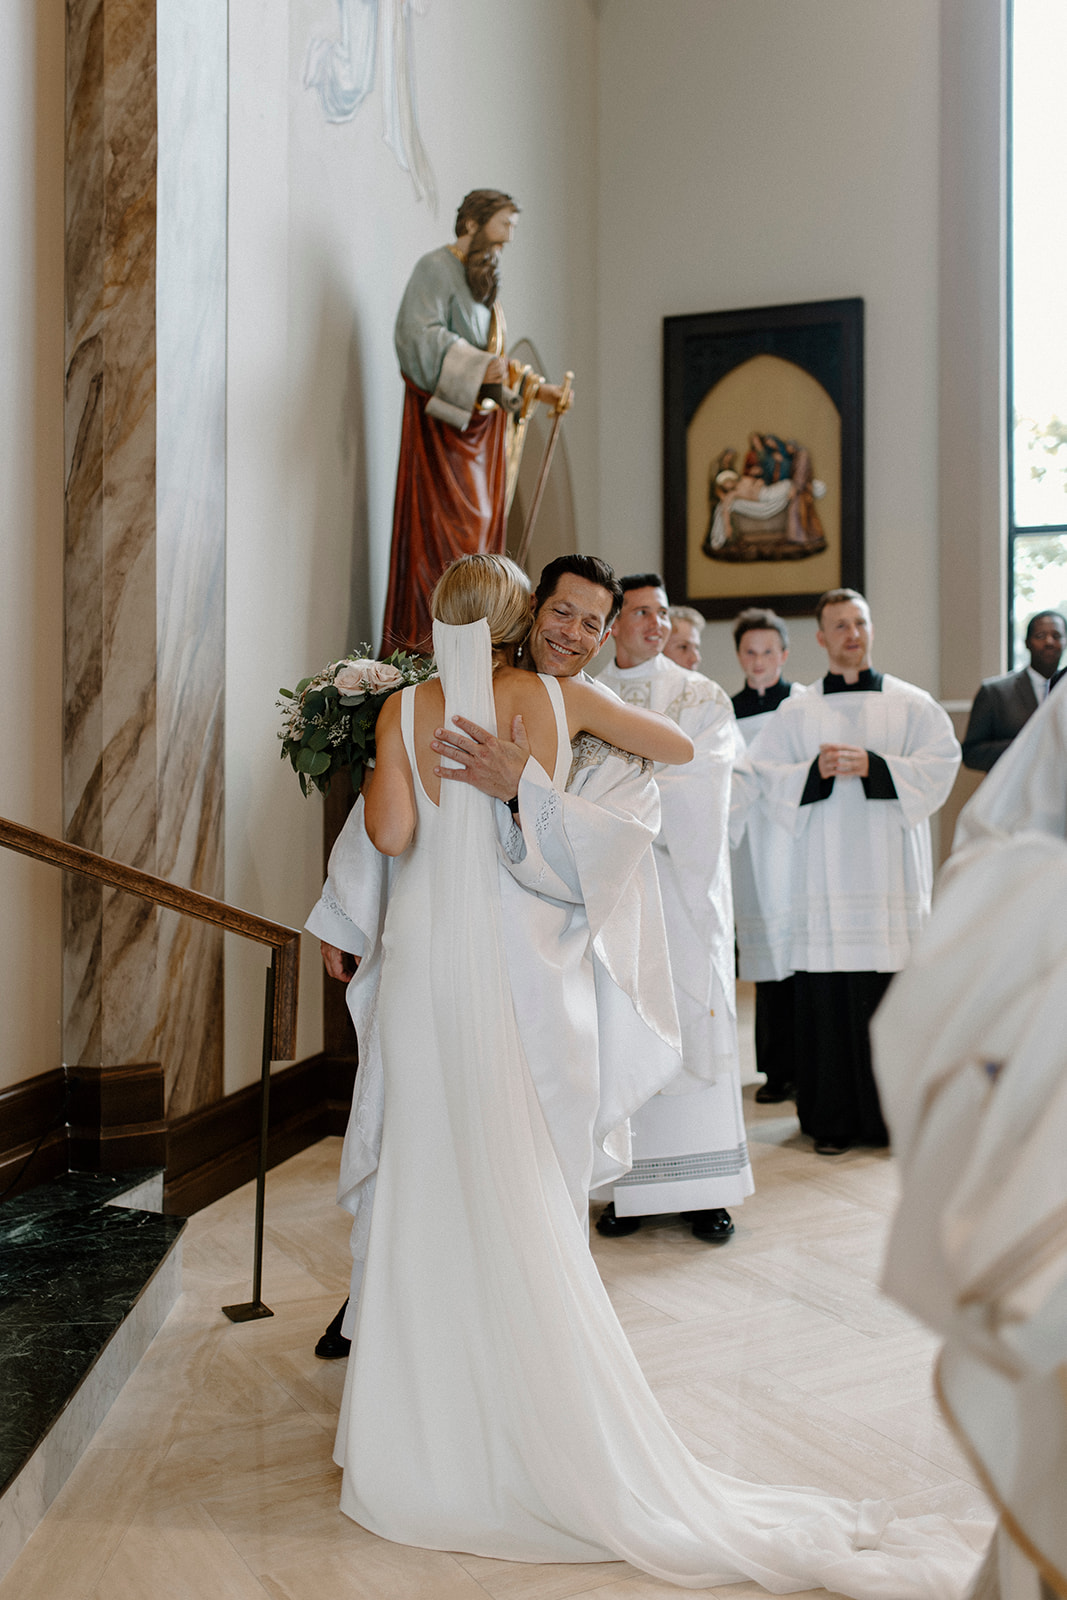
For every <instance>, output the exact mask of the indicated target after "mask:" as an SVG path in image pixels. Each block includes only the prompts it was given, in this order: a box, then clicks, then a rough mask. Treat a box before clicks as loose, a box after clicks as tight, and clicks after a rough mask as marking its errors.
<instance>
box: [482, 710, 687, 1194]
mask: <svg viewBox="0 0 1067 1600" xmlns="http://www.w3.org/2000/svg"><path fill="white" fill-rule="evenodd" d="M497 809H498V812H502V811H503V809H504V808H503V807H498V808H497ZM519 812H520V815H521V817H522V822H523V826H522V832H521V834H519V830H518V829H514V830H510V829H509V828H508V827H507V826H506V825H505V824H503V823H502V824H501V831H502V841H503V848H502V851H501V857H502V859H503V861H504V864H505V866H506V867H507V869H508V871H509V872H510V873H511V875H512V876H513V877H514V878H515V881H516V882H517V883H519V884H521V885H522V886H523V887H524V888H526V889H527V890H530V891H532V892H533V893H535V894H539V895H543V896H545V897H546V898H549V899H553V900H558V901H561V902H562V903H564V904H567V905H571V906H573V907H574V912H573V915H575V916H577V917H584V918H585V920H586V921H587V923H588V928H589V948H590V954H591V957H592V966H593V978H594V984H595V988H596V1005H597V1031H598V1035H599V1048H600V1106H599V1110H598V1113H597V1118H596V1127H595V1129H594V1134H595V1140H596V1144H597V1148H598V1152H600V1153H599V1154H598V1156H597V1162H596V1164H595V1166H594V1186H595V1185H596V1184H597V1183H600V1182H605V1181H608V1180H610V1179H612V1178H614V1177H616V1176H618V1174H619V1172H620V1170H622V1169H624V1168H625V1167H627V1166H629V1160H630V1158H629V1127H628V1125H627V1119H628V1118H629V1117H631V1116H632V1115H633V1114H634V1113H635V1112H636V1111H637V1110H639V1109H640V1107H641V1106H642V1105H644V1104H645V1103H646V1102H647V1101H648V1100H650V1099H651V1098H652V1096H653V1095H655V1094H657V1093H658V1092H659V1091H660V1090H661V1089H662V1088H664V1087H665V1085H666V1084H668V1083H669V1082H671V1080H672V1079H673V1078H674V1077H675V1076H676V1075H677V1072H678V1069H679V1066H680V1063H681V1053H680V1045H679V1028H678V1010H677V1006H676V1005H675V999H674V987H673V984H672V982H671V968H670V958H669V955H668V951H667V931H666V927H665V925H664V921H663V903H662V899H661V896H660V888H659V877H658V874H657V871H656V863H655V860H654V859H653V851H652V845H653V840H654V839H655V837H656V835H657V833H658V832H659V826H660V800H659V791H658V789H657V787H656V783H655V780H654V779H653V777H652V768H651V763H649V762H645V761H641V760H640V759H639V758H638V757H637V756H633V755H630V754H629V753H628V752H627V751H623V750H617V749H615V748H614V746H611V745H607V744H604V743H603V742H602V741H601V740H599V739H594V738H592V737H591V736H590V735H588V734H583V735H582V736H581V737H580V738H579V739H577V740H576V741H575V744H574V758H573V761H572V763H571V771H570V777H569V780H568V785H567V790H566V792H565V793H564V794H560V793H559V792H558V790H556V789H554V788H553V786H552V784H551V782H550V781H549V778H548V775H547V773H546V772H545V771H544V769H543V768H542V767H540V766H539V765H538V763H537V762H535V761H532V760H531V761H528V762H527V764H526V768H525V770H524V772H523V775H522V779H521V781H520V784H519ZM602 1157H606V1158H608V1159H607V1161H606V1162H605V1161H604V1160H603V1159H602Z"/></svg>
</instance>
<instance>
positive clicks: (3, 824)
mask: <svg viewBox="0 0 1067 1600" xmlns="http://www.w3.org/2000/svg"><path fill="white" fill-rule="evenodd" d="M0 846H5V847H6V848H7V849H9V850H17V851H18V852H19V853H20V854H21V855H24V856H31V857H32V858H33V859H34V860H35V861H46V862H49V863H50V864H51V865H52V866H55V867H61V868H62V869H63V870H64V871H65V872H82V873H84V874H85V875H86V877H89V878H99V879H100V881H101V882H102V883H109V884H111V886H112V887H113V888H115V889H123V890H125V891H126V893H127V894H135V895H138V896H139V897H140V898H141V899H142V900H149V901H151V902H152V904H153V905H157V906H165V907H166V908H167V909H168V910H170V911H179V912H181V914H182V915H183V916H186V917H197V918H198V919H199V920H200V921H201V922H211V923H214V925H215V926H216V927H217V928H223V929H225V931H226V932H227V933H236V934H239V935H240V936H241V937H242V938H244V939H254V940H255V941H256V942H257V943H258V944H266V945H270V946H271V948H272V949H273V951H274V956H273V960H272V963H271V964H272V966H273V968H274V1003H273V1008H272V1020H271V1034H270V1056H271V1059H272V1060H273V1061H291V1060H292V1059H293V1057H294V1056H295V1055H296V1003H297V980H298V978H299V975H300V934H299V932H298V931H297V929H296V928H287V927H285V925H284V924H283V923H280V922H269V921H268V920H267V918H266V917H257V916H255V915H253V913H252V912H251V911H242V910H241V909H240V908H239V907H238V906H231V905H227V903H226V902H225V901H224V900H213V899H212V898H211V896H210V895H207V894H201V893H200V891H199V890H197V889H184V888H182V886H181V885H180V884H177V883H168V881H167V879H166V878H157V877H155V876H154V875H153V874H152V873H150V872H142V871H141V870H140V869H139V868H138V867H127V866H125V865H124V864H123V863H122V862H121V861H112V860H110V859H109V858H108V857H107V856H100V855H97V854H96V853H95V852H94V851H92V850H84V849H82V847H81V845H77V844H69V843H68V842H67V841H66V840H65V839H53V838H52V837H51V835H49V834H47V833H36V832H35V831H34V829H33V828H24V827H23V826H22V824H21V823H19V822H10V821H9V820H8V819H7V818H6V817H0Z"/></svg>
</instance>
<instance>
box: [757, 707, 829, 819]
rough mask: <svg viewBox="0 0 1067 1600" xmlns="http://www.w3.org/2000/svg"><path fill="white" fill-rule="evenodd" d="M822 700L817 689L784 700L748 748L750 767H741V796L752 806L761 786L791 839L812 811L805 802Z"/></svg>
mask: <svg viewBox="0 0 1067 1600" xmlns="http://www.w3.org/2000/svg"><path fill="white" fill-rule="evenodd" d="M821 699H822V696H821V694H819V692H818V690H816V689H813V690H812V691H811V692H809V693H807V694H804V695H794V696H791V697H790V698H789V699H788V700H784V701H783V702H782V704H781V705H780V706H779V707H778V710H777V711H776V712H775V713H774V716H773V717H768V719H767V724H766V726H765V727H763V728H761V729H760V731H759V733H757V735H756V737H755V738H754V739H753V741H752V743H751V744H750V745H749V747H748V765H747V767H746V766H744V765H742V767H741V774H740V777H739V788H740V793H741V795H742V796H743V797H744V796H747V797H748V799H749V800H750V801H751V800H752V799H753V798H754V796H753V794H752V788H753V785H754V786H756V787H758V790H759V797H760V803H761V804H762V806H763V808H764V810H765V811H766V813H767V815H768V816H769V817H770V819H771V821H772V822H775V823H777V824H778V826H779V827H780V828H784V829H785V831H786V833H788V834H789V836H790V837H791V838H795V837H796V836H797V835H798V834H800V833H801V832H802V830H803V829H804V827H805V825H806V823H807V820H808V816H809V814H810V812H811V807H810V806H802V805H801V803H800V802H801V800H802V799H803V796H804V790H805V787H806V785H807V782H808V774H809V772H810V771H811V764H812V762H813V761H814V760H815V759H816V758H817V757H818V754H819V742H820V740H819V727H818V709H819V702H820V701H821ZM749 773H751V776H749Z"/></svg>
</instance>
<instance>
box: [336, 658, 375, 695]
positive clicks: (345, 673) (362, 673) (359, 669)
mask: <svg viewBox="0 0 1067 1600" xmlns="http://www.w3.org/2000/svg"><path fill="white" fill-rule="evenodd" d="M373 665H374V663H373V662H372V661H345V662H343V663H342V665H341V666H339V667H338V669H337V671H336V672H335V673H334V675H333V681H334V683H335V685H336V686H337V688H338V689H340V691H341V693H342V694H366V692H367V668H368V667H372V666H373Z"/></svg>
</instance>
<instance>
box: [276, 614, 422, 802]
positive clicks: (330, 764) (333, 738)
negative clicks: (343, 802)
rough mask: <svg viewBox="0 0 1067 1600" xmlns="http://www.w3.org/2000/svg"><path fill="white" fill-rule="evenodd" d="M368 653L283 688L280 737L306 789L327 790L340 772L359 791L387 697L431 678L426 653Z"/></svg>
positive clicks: (371, 758)
mask: <svg viewBox="0 0 1067 1600" xmlns="http://www.w3.org/2000/svg"><path fill="white" fill-rule="evenodd" d="M363 650H364V652H365V654H363V655H359V656H351V657H348V658H346V659H345V660H344V661H335V662H333V663H332V664H331V665H330V666H328V667H324V668H323V669H322V671H321V672H319V673H316V675H315V677H313V678H301V680H300V682H299V683H298V684H297V686H296V688H295V689H281V690H279V693H280V694H281V695H282V696H283V697H284V698H283V699H281V700H279V701H278V702H277V704H278V708H279V710H280V711H281V713H282V716H283V717H284V719H285V720H284V726H283V728H282V730H281V732H280V733H279V735H278V737H279V739H280V740H281V741H282V760H283V761H284V760H285V758H286V756H288V757H289V760H290V761H291V762H292V766H293V771H294V772H295V773H296V775H297V777H298V778H299V779H300V788H301V790H302V791H303V793H304V794H310V792H311V791H310V789H309V787H308V785H309V784H314V786H315V788H316V789H318V790H319V791H320V792H321V793H322V794H325V793H326V791H327V790H328V789H329V787H330V783H331V781H332V780H333V778H334V776H335V774H336V773H338V772H345V771H347V772H348V773H349V774H350V777H351V781H352V787H353V789H355V790H356V791H357V793H358V791H359V786H360V784H361V783H362V782H363V769H364V768H365V767H366V766H368V765H370V764H372V763H373V761H374V725H375V723H376V722H377V720H378V713H379V711H380V710H381V709H382V706H383V705H384V704H385V702H386V700H387V699H388V698H389V696H390V695H391V694H393V693H394V691H395V690H397V689H403V688H406V687H407V685H408V684H412V683H424V682H425V681H426V679H427V678H432V677H433V675H434V672H435V670H436V669H435V667H434V664H433V662H432V661H427V660H426V659H425V658H424V657H422V656H413V655H408V654H406V653H405V652H404V651H402V650H394V651H393V653H392V655H388V656H386V657H385V659H384V660H383V661H375V660H373V659H372V658H371V656H370V650H369V647H368V646H366V645H364V646H363Z"/></svg>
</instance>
